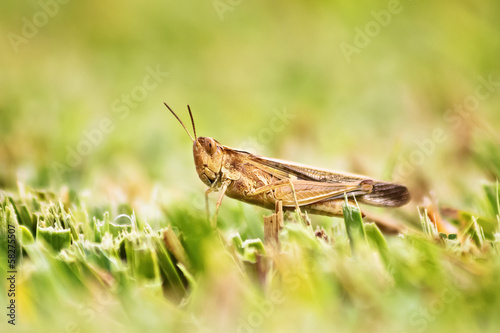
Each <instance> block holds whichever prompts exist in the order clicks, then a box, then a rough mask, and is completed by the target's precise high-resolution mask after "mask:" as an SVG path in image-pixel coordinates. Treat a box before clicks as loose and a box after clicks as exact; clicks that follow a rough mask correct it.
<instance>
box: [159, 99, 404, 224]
mask: <svg viewBox="0 0 500 333" xmlns="http://www.w3.org/2000/svg"><path fill="white" fill-rule="evenodd" d="M164 104H165V106H166V107H167V108H168V109H169V110H170V112H172V114H173V115H174V116H175V118H177V120H178V121H179V123H180V124H181V125H182V127H183V128H184V130H185V131H186V133H187V134H188V135H189V137H190V138H191V140H192V141H193V156H194V162H195V166H196V172H197V173H198V176H199V177H200V179H201V181H202V182H203V183H204V184H205V185H207V186H208V189H207V190H206V192H205V202H206V209H207V215H208V216H210V213H209V209H208V195H209V193H211V192H213V191H215V192H217V191H219V192H220V194H219V198H218V200H217V204H216V208H215V215H214V218H213V223H214V224H215V223H216V221H217V214H218V211H219V207H220V205H221V203H222V199H223V197H224V195H226V196H228V197H230V198H233V199H236V200H240V201H243V202H246V203H249V204H252V205H257V206H260V207H263V208H267V209H275V207H276V206H277V204H278V202H279V201H281V203H282V205H283V209H284V210H297V211H298V212H300V211H301V209H303V210H304V211H306V212H307V213H311V214H318V215H326V216H334V217H342V216H343V205H344V202H345V200H348V202H349V203H350V204H355V201H357V202H360V203H364V204H367V205H372V206H378V207H400V206H403V205H405V204H406V203H408V201H409V200H410V193H409V191H408V189H407V188H406V187H405V186H403V185H400V184H396V183H391V182H386V181H381V180H374V179H371V178H369V177H366V176H361V175H354V174H347V173H341V172H335V171H330V170H323V169H319V168H315V167H310V166H305V165H300V164H296V163H291V162H288V161H282V160H278V159H273V158H267V157H262V156H257V155H254V154H252V153H249V152H247V151H243V150H239V149H234V148H230V147H227V146H224V145H222V144H221V143H219V142H218V141H217V140H215V139H212V138H210V137H198V136H197V135H196V128H195V125H194V119H193V115H192V113H191V108H190V107H189V105H188V111H189V116H190V118H191V124H192V125H193V134H194V137H193V136H192V135H191V134H190V133H189V131H188V130H187V128H186V126H185V125H184V123H183V122H182V121H181V120H180V118H179V117H178V116H177V115H176V114H175V112H174V111H173V110H172V109H171V108H170V107H169V106H168V105H167V104H166V103H164Z"/></svg>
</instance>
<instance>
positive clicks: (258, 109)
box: [0, 0, 500, 205]
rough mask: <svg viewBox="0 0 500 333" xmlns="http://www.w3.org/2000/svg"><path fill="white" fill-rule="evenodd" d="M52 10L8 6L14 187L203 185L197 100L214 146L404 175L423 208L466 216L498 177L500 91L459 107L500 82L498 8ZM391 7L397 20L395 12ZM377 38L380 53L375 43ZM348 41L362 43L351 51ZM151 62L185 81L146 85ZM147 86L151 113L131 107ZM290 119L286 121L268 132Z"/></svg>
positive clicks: (90, 5)
mask: <svg viewBox="0 0 500 333" xmlns="http://www.w3.org/2000/svg"><path fill="white" fill-rule="evenodd" d="M42 3H47V5H46V6H45V7H44V6H42V5H41V4H40V3H39V2H37V1H29V2H28V1H26V2H9V3H7V2H4V3H3V4H2V5H1V7H2V10H1V13H0V16H1V21H0V22H1V23H0V29H1V31H2V35H3V36H4V38H2V39H1V41H0V43H1V44H0V47H1V50H2V52H1V53H0V57H1V58H0V59H1V62H0V66H1V67H0V73H1V76H0V110H1V111H0V112H1V118H0V186H1V187H3V188H12V187H15V186H16V181H18V180H20V181H23V182H25V183H27V184H29V185H32V186H35V187H52V188H58V187H59V186H61V184H70V185H71V186H73V187H76V188H90V189H93V190H95V191H96V192H99V191H101V190H103V187H106V188H109V185H113V186H116V187H117V188H118V189H120V191H123V193H124V195H125V197H126V198H131V197H132V198H135V197H137V196H139V197H140V196H147V195H149V193H151V189H152V188H153V187H154V186H155V185H159V186H161V187H163V188H165V189H166V191H168V192H171V193H175V195H184V194H185V193H188V192H189V191H193V192H199V191H202V190H203V188H204V185H203V184H202V183H201V182H200V181H199V180H198V179H197V178H198V177H197V175H196V173H195V171H194V165H193V161H192V156H191V145H190V143H189V139H188V137H187V136H186V134H185V133H184V132H183V130H182V128H181V127H180V126H179V124H178V123H177V121H176V120H175V119H174V118H173V117H172V116H171V115H170V114H169V113H168V112H166V111H167V110H166V108H165V107H164V106H163V104H162V103H163V102H164V101H165V102H168V103H169V104H170V105H171V106H172V107H173V108H174V110H176V111H177V112H178V113H179V114H180V115H181V117H183V119H185V120H186V122H187V121H188V119H189V118H188V117H187V110H186V105H187V104H190V106H191V108H192V110H193V112H194V116H195V120H196V124H197V128H198V134H199V135H203V136H211V137H214V138H216V139H217V140H219V141H220V142H222V143H223V144H225V145H228V146H232V147H236V148H252V149H251V150H253V152H255V153H258V154H260V155H264V156H270V157H277V158H282V159H288V160H291V161H296V162H300V163H305V164H311V165H317V166H322V167H325V168H330V169H338V170H344V171H350V172H357V173H364V174H368V175H370V176H372V177H377V178H385V179H394V180H396V181H400V182H403V183H405V184H407V185H409V186H410V187H411V188H412V190H413V192H414V198H415V199H416V200H417V201H418V200H420V199H421V197H422V196H423V195H426V194H428V193H429V191H434V192H435V193H436V195H437V196H438V197H440V198H441V200H443V201H445V202H447V203H449V204H450V205H453V204H456V203H467V202H468V200H467V198H466V197H465V196H464V193H462V192H463V190H464V189H467V192H469V191H471V189H472V193H474V190H475V189H477V188H478V187H479V186H480V184H479V183H480V182H479V181H478V180H479V179H478V174H480V175H481V177H482V178H490V179H494V177H493V176H492V174H494V171H493V172H489V171H488V172H486V173H485V172H483V171H484V169H483V171H478V169H477V168H476V166H477V164H476V161H477V158H476V153H477V152H480V151H482V150H484V149H483V148H484V142H485V141H487V142H488V143H492V142H493V143H494V144H495V147H496V144H497V143H498V133H497V131H496V130H495V129H497V128H498V125H499V123H500V113H499V112H498V108H499V105H500V91H498V90H500V86H499V85H498V84H497V85H496V86H495V90H494V91H493V92H492V93H491V94H490V96H488V98H486V99H484V100H481V101H480V102H479V103H478V104H477V105H475V106H474V107H471V108H469V109H467V110H466V111H467V112H466V116H463V117H461V119H463V120H464V121H461V122H460V124H459V126H452V125H454V123H451V122H450V121H447V120H446V118H445V113H446V112H447V111H448V110H454V108H455V107H456V105H461V104H463V103H464V101H465V100H466V99H467V97H468V96H471V95H472V96H473V95H474V93H475V90H476V88H477V87H478V86H480V85H481V82H480V80H479V79H478V77H483V78H485V79H488V77H490V76H491V77H492V80H493V81H496V82H498V81H500V71H499V66H498V54H500V31H499V29H500V28H499V26H498V24H497V18H498V15H499V14H500V5H499V4H498V3H497V2H495V1H458V2H457V1H440V2H438V3H431V2H422V1H401V2H397V1H396V2H392V4H391V2H388V1H357V2H352V1H335V2H329V1H307V2H305V1H304V2H294V3H290V2H289V1H272V2H266V1H233V2H229V1H191V2H177V1H176V2H173V1H156V2H141V3H139V2H136V1H108V2H106V3H102V2H97V1H86V2H80V1H69V2H68V3H67V4H59V3H58V2H54V1H48V0H47V1H45V2H44V1H42ZM54 4H56V5H54ZM394 4H395V5H394ZM391 6H395V8H397V9H398V10H397V13H395V14H390V16H389V17H386V16H384V12H385V13H387V12H388V10H389V9H390V8H392V7H391ZM44 8H45V9H44ZM44 12H45V13H47V12H48V13H49V14H50V15H45V14H43V13H44ZM41 13H42V14H41ZM374 13H375V14H374ZM44 15H45V16H44ZM51 15H52V16H53V17H52V16H51ZM377 16H380V17H382V21H380V20H379V21H377V20H376V17H377ZM44 18H46V19H44ZM26 22H30V23H31V24H34V29H33V27H31V29H30V27H29V24H27V23H26ZM373 22H382V23H383V24H380V23H375V25H374V24H373ZM43 23H45V24H43ZM35 24H36V25H39V27H37V26H36V25H35ZM377 25H378V29H377ZM366 29H368V33H369V35H367V36H368V42H367V40H366V37H365V39H363V37H359V36H358V34H359V30H362V31H366ZM370 29H371V30H370ZM23 33H24V34H23ZM370 35H372V36H373V37H370ZM356 42H358V44H356ZM346 44H349V45H351V46H353V47H356V45H358V46H359V45H361V46H362V47H358V52H359V53H353V54H351V55H350V56H349V57H346V55H345V51H344V52H343V48H342V45H344V46H345V45H346ZM16 51H17V52H16ZM148 68H150V69H153V70H154V69H157V68H158V69H160V70H161V71H162V72H166V73H168V76H165V77H161V82H159V83H158V85H157V87H155V88H153V89H151V90H144V89H143V90H141V88H140V86H141V85H142V82H143V80H144V78H145V77H146V76H147V75H148V71H147V69H148ZM151 82H154V81H153V80H151ZM138 86H139V88H137V87H138ZM133 92H135V94H136V95H135V96H136V98H137V99H136V100H135V101H139V102H137V103H134V104H133V105H132V107H128V110H127V111H123V110H122V111H120V110H119V109H118V108H119V107H120V106H124V105H125V104H124V103H123V102H122V101H120V99H121V98H122V96H123V95H129V96H130V95H131V94H132V93H133ZM143 92H146V94H143ZM137 96H138V97H140V98H138V97H137ZM132 102H134V100H133V99H132ZM283 110H285V112H287V113H288V114H290V115H291V116H290V118H289V119H288V121H287V122H286V126H285V127H284V128H283V129H281V127H280V130H277V131H272V133H271V132H269V131H266V129H269V128H270V126H271V124H272V123H271V121H272V118H273V115H274V112H281V113H283ZM114 111H116V112H114ZM292 116H293V117H292ZM102 119H109V120H110V122H111V126H112V128H113V129H112V130H111V131H110V132H109V133H101V134H103V135H102V138H100V137H99V135H97V136H96V137H95V138H96V139H95V142H98V143H97V144H92V145H90V148H88V145H87V146H85V147H83V148H82V149H83V150H82V151H85V152H86V153H85V154H80V157H81V161H80V162H79V163H73V165H70V164H69V163H68V162H67V161H68V158H71V156H72V155H71V153H68V151H71V150H74V151H77V149H78V147H79V145H81V144H82V141H86V140H87V139H86V136H85V131H87V132H89V131H90V132H92V131H93V130H96V129H98V128H99V124H100V121H102ZM436 128H441V129H442V130H443V131H444V133H445V135H446V140H444V142H441V143H438V144H436V146H435V150H432V153H430V154H428V155H426V156H425V158H424V159H422V161H421V162H419V163H416V165H415V167H414V168H411V172H397V171H398V170H399V169H398V168H402V166H401V164H404V163H405V162H404V161H405V160H408V159H409V156H410V154H411V152H412V151H414V150H419V148H418V147H419V146H418V145H417V143H416V141H419V142H420V141H424V140H426V139H428V138H431V137H432V133H433V131H434V130H435V129H436ZM263 131H264V132H263ZM270 133H271V134H270ZM83 145H85V144H83ZM478 145H479V146H478ZM241 146H244V147H241ZM87 151H88V153H87ZM417 157H418V156H417ZM417 160H418V159H417ZM419 161H420V160H419ZM414 164H415V163H414ZM56 165H57V166H59V167H61V168H62V166H61V165H63V166H66V167H67V168H62V170H63V171H62V172H61V171H59V172H58V171H56V170H57V167H56ZM497 167H498V166H497ZM488 168H489V169H491V168H493V170H495V166H488ZM489 169H488V170H489ZM462 201H463V202H462Z"/></svg>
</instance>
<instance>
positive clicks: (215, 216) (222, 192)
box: [205, 180, 231, 229]
mask: <svg viewBox="0 0 500 333" xmlns="http://www.w3.org/2000/svg"><path fill="white" fill-rule="evenodd" d="M229 184H231V181H230V180H227V181H224V182H223V183H222V186H221V188H220V194H219V198H218V199H217V204H216V205H215V215H214V217H213V218H212V223H211V224H212V228H214V229H215V228H216V227H217V215H218V214H219V208H220V205H221V203H222V198H224V194H225V193H226V190H227V187H228V186H229ZM205 193H206V192H205ZM207 202H208V200H207ZM207 207H208V204H207Z"/></svg>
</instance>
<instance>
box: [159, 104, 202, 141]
mask: <svg viewBox="0 0 500 333" xmlns="http://www.w3.org/2000/svg"><path fill="white" fill-rule="evenodd" d="M163 104H165V106H166V107H167V108H168V109H169V110H170V112H172V114H173V115H174V117H175V118H177V120H178V121H179V122H180V123H181V125H182V127H184V130H185V131H186V133H187V134H188V135H189V137H190V138H191V140H192V141H193V142H195V141H196V140H195V139H193V136H192V135H191V134H190V133H189V131H188V130H187V128H186V126H184V123H183V122H182V120H180V118H179V117H177V115H176V114H175V112H174V111H173V110H172V109H171V108H170V106H168V105H167V103H165V102H163ZM189 115H191V110H190V111H189ZM191 121H193V116H191ZM193 128H194V123H193ZM194 135H196V132H195V134H194Z"/></svg>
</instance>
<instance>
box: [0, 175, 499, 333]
mask: <svg viewBox="0 0 500 333" xmlns="http://www.w3.org/2000/svg"><path fill="white" fill-rule="evenodd" d="M20 193H21V194H20ZM66 194H67V193H66ZM498 195H499V192H498V187H497V185H496V184H492V185H490V186H486V187H485V191H484V195H483V197H482V198H481V202H482V204H483V206H484V207H485V212H486V213H485V215H481V216H478V215H471V214H468V213H466V212H461V213H460V214H459V215H466V216H467V218H466V219H465V220H466V221H469V222H470V223H462V222H461V220H460V217H459V219H457V220H451V223H453V224H455V226H456V227H457V228H458V230H459V232H458V235H449V236H448V235H445V234H440V233H438V232H437V230H436V227H435V226H434V225H433V223H432V221H431V220H430V219H429V218H428V217H427V215H424V214H422V215H421V217H420V219H421V225H422V230H421V231H412V232H407V233H405V234H402V235H398V236H384V235H382V233H380V231H379V230H378V228H377V227H376V226H375V225H374V224H368V225H366V226H365V227H363V225H362V224H361V216H360V214H359V210H358V209H357V208H352V207H351V208H348V209H346V210H345V227H344V224H342V223H333V224H331V228H327V229H326V234H327V236H328V241H325V240H324V239H320V238H317V237H315V236H314V232H313V228H312V227H306V226H304V225H303V224H302V223H297V222H295V221H294V220H289V221H287V222H286V223H285V227H284V229H283V230H282V231H281V234H280V240H281V251H279V252H278V253H276V252H274V251H270V249H267V250H268V251H266V249H265V247H264V246H263V244H262V241H261V240H260V239H259V238H256V239H245V238H244V237H242V236H241V235H240V234H239V233H238V230H235V229H234V228H231V227H225V228H223V229H220V230H218V231H214V230H212V229H211V228H210V226H209V223H208V222H207V220H206V218H205V216H204V214H203V211H201V210H200V211H197V210H194V211H193V210H192V209H190V208H189V207H182V205H173V206H168V207H163V206H162V207H157V208H158V209H159V210H160V211H162V213H161V217H160V218H159V220H160V221H161V223H160V225H159V227H158V228H153V227H151V226H150V225H149V224H148V222H147V221H146V220H145V219H143V218H142V217H141V216H138V215H135V214H134V213H133V212H132V213H131V214H129V215H124V214H120V211H119V210H122V211H123V210H127V209H128V208H127V207H123V205H122V207H121V208H119V209H118V208H117V209H116V211H115V212H113V211H110V212H108V211H106V212H104V213H103V209H102V207H92V206H87V205H86V203H85V201H84V200H83V199H81V198H79V197H78V195H77V194H75V193H73V194H72V195H71V196H69V195H66V196H63V197H59V196H58V195H56V194H52V193H49V192H40V191H36V190H33V189H30V188H25V187H22V188H21V189H20V191H18V192H17V193H13V194H9V193H8V192H1V194H0V203H1V204H0V221H1V225H0V230H1V233H2V234H1V237H2V239H6V238H4V237H6V234H7V228H8V225H9V224H10V225H13V226H15V228H16V235H17V240H18V242H19V245H20V248H21V249H22V252H21V251H19V252H18V253H19V257H18V261H17V271H18V280H17V302H18V304H19V308H18V316H19V317H18V325H17V326H16V328H15V329H16V330H17V329H19V330H22V331H31V330H33V329H35V327H37V328H39V327H44V328H45V329H44V330H43V331H47V332H48V331H50V332H73V331H78V332H89V331H93V330H96V331H104V330H111V331H118V330H120V331H122V332H124V331H126V332H129V331H130V332H133V331H148V332H149V331H161V330H174V331H180V330H182V331H193V332H198V331H202V332H204V331H214V332H222V331H224V332H231V331H236V332H249V331H250V332H261V331H283V332H285V331H286V332H289V331H293V332H299V331H303V330H305V329H310V330H316V329H317V330H320V331H327V330H330V329H331V328H335V331H339V332H342V331H353V330H354V331H367V330H370V331H377V332H430V331H432V332H433V331H446V332H452V331H454V332H471V331H473V332H479V331H481V332H494V331H496V329H497V328H498V327H499V326H498V325H500V319H499V317H498V315H497V314H498V307H499V306H500V294H499V293H497V292H496V291H497V290H498V288H500V279H499V277H500V252H499V251H500V234H499V221H500V217H499V215H498V208H499V205H498ZM150 208H151V207H150ZM239 213H240V214H241V211H239ZM415 215H418V213H417V212H415ZM234 218H235V219H243V216H238V212H235V214H234ZM479 221H483V222H482V223H479ZM484 221H489V222H488V223H490V222H491V223H492V225H488V224H485V222H484ZM251 223H255V224H259V223H261V221H260V220H259V219H255V220H254V221H251ZM236 224H237V223H236ZM227 225H229V222H228V221H226V226H227ZM346 230H347V232H346ZM349 230H350V231H349ZM241 231H242V232H243V233H244V230H243V229H242V230H241ZM4 244H5V243H4V242H2V246H4ZM21 253H22V255H21ZM5 264H6V261H5V260H2V261H1V262H0V265H1V267H2V272H4V271H6V267H5ZM0 297H2V300H4V301H5V297H6V295H5V293H2V295H1V296H0ZM292 318H293V320H292ZM2 325H5V322H4V323H2ZM2 327H5V326H2ZM11 330H12V328H11ZM37 331H38V329H37Z"/></svg>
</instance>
